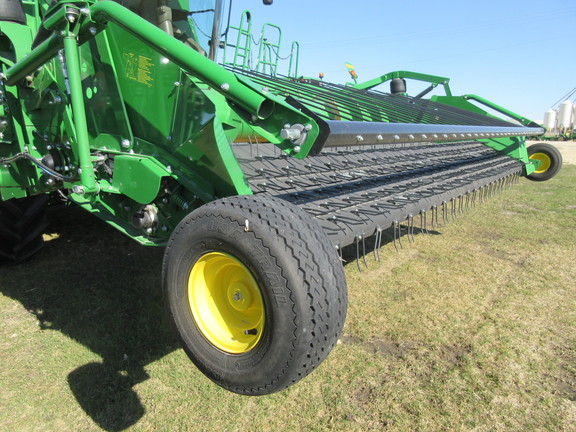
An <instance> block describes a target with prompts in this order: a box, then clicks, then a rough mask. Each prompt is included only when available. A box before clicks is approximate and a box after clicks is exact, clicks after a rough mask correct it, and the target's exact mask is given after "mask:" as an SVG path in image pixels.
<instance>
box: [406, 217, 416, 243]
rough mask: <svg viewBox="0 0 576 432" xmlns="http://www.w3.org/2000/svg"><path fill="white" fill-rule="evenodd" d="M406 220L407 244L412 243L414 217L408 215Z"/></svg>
mask: <svg viewBox="0 0 576 432" xmlns="http://www.w3.org/2000/svg"><path fill="white" fill-rule="evenodd" d="M407 220H408V243H413V242H414V235H413V234H414V233H413V230H412V222H413V221H414V217H413V216H412V215H411V214H409V215H408V218H407Z"/></svg>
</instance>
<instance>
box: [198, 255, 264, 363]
mask: <svg viewBox="0 0 576 432" xmlns="http://www.w3.org/2000/svg"><path fill="white" fill-rule="evenodd" d="M188 303H189V305H190V311H191V313H192V316H193V317H194V321H195V322H196V326H197V327H198V329H199V330H200V332H201V333H202V334H203V335H204V337H205V338H206V339H207V340H208V341H209V342H210V343H211V344H212V345H214V346H215V347H217V348H219V349H221V350H222V351H225V352H227V353H230V354H242V353H245V352H248V351H250V350H251V349H253V348H254V347H255V346H256V345H257V344H258V342H259V341H260V339H261V337H262V333H263V331H264V322H265V317H266V311H265V308H264V301H263V300H262V294H261V291H260V287H259V286H258V283H257V282H256V280H255V279H254V276H253V275H252V273H251V272H250V270H249V269H248V268H246V266H245V265H244V264H242V263H241V262H240V261H239V260H238V259H236V258H234V257H233V256H231V255H229V254H226V253H223V252H209V253H207V254H205V255H203V256H202V257H201V258H200V259H199V260H198V261H196V263H195V264H194V266H193V267H192V270H191V271H190V276H189V278H188Z"/></svg>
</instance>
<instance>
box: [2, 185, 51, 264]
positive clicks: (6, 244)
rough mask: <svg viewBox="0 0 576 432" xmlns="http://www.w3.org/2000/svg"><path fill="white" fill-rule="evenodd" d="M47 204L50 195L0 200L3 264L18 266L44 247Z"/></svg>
mask: <svg viewBox="0 0 576 432" xmlns="http://www.w3.org/2000/svg"><path fill="white" fill-rule="evenodd" d="M47 203H48V195H34V196H30V197H26V198H18V199H11V200H7V201H0V262H13V263H19V262H21V261H24V260H26V259H28V258H30V257H31V256H32V255H34V254H35V253H36V252H38V251H39V250H40V249H41V248H42V246H43V244H44V241H43V239H42V233H43V232H44V231H45V230H46V228H47V227H48V219H47V218H46V205H47Z"/></svg>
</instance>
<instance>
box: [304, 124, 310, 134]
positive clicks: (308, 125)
mask: <svg viewBox="0 0 576 432" xmlns="http://www.w3.org/2000/svg"><path fill="white" fill-rule="evenodd" d="M304 129H306V130H307V131H308V132H310V131H311V130H312V125H311V124H307V125H306V126H304Z"/></svg>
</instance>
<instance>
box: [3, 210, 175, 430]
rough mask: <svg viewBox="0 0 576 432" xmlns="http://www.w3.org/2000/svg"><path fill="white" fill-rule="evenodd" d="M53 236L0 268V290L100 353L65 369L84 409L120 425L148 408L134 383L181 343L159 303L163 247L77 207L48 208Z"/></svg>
mask: <svg viewBox="0 0 576 432" xmlns="http://www.w3.org/2000/svg"><path fill="white" fill-rule="evenodd" d="M49 216H50V219H51V227H50V232H51V233H53V237H54V238H53V239H52V240H50V241H48V242H47V243H46V246H45V247H44V249H43V250H42V251H41V252H40V253H39V254H38V255H37V256H35V257H33V258H32V259H30V260H29V261H27V262H25V263H22V264H20V265H18V266H3V267H1V268H0V278H1V280H2V284H1V288H0V290H1V291H2V293H3V294H4V295H6V296H8V297H11V298H13V299H15V300H17V301H19V302H20V303H21V304H22V305H23V306H24V307H25V308H26V309H27V310H28V311H29V312H30V313H32V314H34V315H35V316H36V317H37V319H38V322H39V325H40V328H41V329H45V330H47V329H50V330H56V331H59V332H62V333H63V334H65V335H66V336H68V337H70V338H71V339H73V340H75V341H77V342H78V343H80V344H82V345H84V346H85V347H87V348H88V349H90V350H91V351H92V352H94V353H96V354H98V355H99V356H100V357H101V358H102V362H101V363H97V362H96V363H89V364H86V365H83V366H81V367H79V368H77V369H76V370H74V371H72V372H70V374H69V375H68V384H69V386H70V388H71V390H72V392H73V393H74V396H75V397H76V399H77V401H78V403H79V404H80V406H81V407H82V408H83V409H84V411H85V412H86V413H87V414H88V415H90V417H91V418H92V419H93V420H94V421H95V422H96V423H97V424H98V425H99V426H100V427H102V428H103V429H104V430H107V431H120V430H123V429H125V428H127V427H129V426H130V425H133V424H134V423H136V422H137V421H138V420H139V419H140V418H141V417H142V416H143V415H144V413H145V408H144V407H143V406H142V403H141V402H140V399H139V397H138V395H137V394H136V393H135V392H134V390H133V386H134V385H136V384H138V383H140V382H142V381H144V380H146V379H147V378H148V375H147V374H146V372H145V370H144V367H145V366H146V365H147V364H149V363H151V362H153V361H155V360H157V359H159V358H161V357H163V356H164V355H166V354H168V353H170V352H172V351H173V350H175V349H178V348H179V343H178V341H177V340H176V337H175V336H174V335H173V332H172V329H171V327H170V325H169V323H168V322H167V319H166V317H165V314H164V310H163V305H162V295H161V268H162V256H163V248H147V247H144V246H141V245H139V244H138V243H136V242H134V241H133V240H131V239H129V238H128V237H126V236H124V235H123V234H121V233H119V232H118V231H116V230H115V229H114V228H112V227H110V226H108V225H106V224H105V223H103V222H101V221H99V220H98V219H96V218H95V217H93V216H91V215H89V214H88V213H85V212H84V211H83V210H81V209H79V208H75V207H70V208H53V209H51V211H50V212H49Z"/></svg>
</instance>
